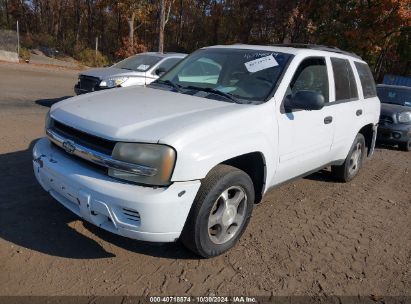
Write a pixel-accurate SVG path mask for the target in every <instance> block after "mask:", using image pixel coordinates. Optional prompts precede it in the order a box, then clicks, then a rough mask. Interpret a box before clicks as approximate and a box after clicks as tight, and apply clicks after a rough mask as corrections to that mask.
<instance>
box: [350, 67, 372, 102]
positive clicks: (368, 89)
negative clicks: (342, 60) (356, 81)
mask: <svg viewBox="0 0 411 304" xmlns="http://www.w3.org/2000/svg"><path fill="white" fill-rule="evenodd" d="M355 67H356V68H357V71H358V76H360V81H361V86H362V91H363V93H364V98H370V97H375V96H376V95H377V92H376V90H375V81H374V78H373V76H372V73H371V71H370V68H369V67H368V65H367V64H365V63H361V62H355Z"/></svg>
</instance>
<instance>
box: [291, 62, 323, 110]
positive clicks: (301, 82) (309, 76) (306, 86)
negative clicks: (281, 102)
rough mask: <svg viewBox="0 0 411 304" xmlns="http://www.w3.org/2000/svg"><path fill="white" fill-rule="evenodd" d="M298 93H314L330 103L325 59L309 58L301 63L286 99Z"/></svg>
mask: <svg viewBox="0 0 411 304" xmlns="http://www.w3.org/2000/svg"><path fill="white" fill-rule="evenodd" d="M298 91H314V92H317V93H320V94H321V95H323V96H324V101H325V102H326V103H327V102H329V92H328V91H329V89H328V74H327V65H326V63H325V59H324V58H323V57H313V58H307V59H305V60H304V61H303V62H301V64H300V66H299V67H298V69H297V71H296V72H295V74H294V77H293V79H292V80H291V83H290V85H289V86H288V89H287V93H286V98H291V97H293V96H294V95H295V94H296V93H297V92H298Z"/></svg>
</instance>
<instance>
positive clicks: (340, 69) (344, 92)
mask: <svg viewBox="0 0 411 304" xmlns="http://www.w3.org/2000/svg"><path fill="white" fill-rule="evenodd" d="M331 64H332V67H333V73H334V84H335V101H343V100H344V101H349V100H356V99H358V91H357V84H356V83H355V78H354V73H353V71H352V69H351V65H350V62H349V61H348V60H347V59H341V58H331Z"/></svg>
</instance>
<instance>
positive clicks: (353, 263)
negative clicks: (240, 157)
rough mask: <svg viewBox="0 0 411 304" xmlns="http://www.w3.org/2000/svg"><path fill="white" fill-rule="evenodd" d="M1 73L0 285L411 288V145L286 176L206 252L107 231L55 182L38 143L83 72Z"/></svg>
mask: <svg viewBox="0 0 411 304" xmlns="http://www.w3.org/2000/svg"><path fill="white" fill-rule="evenodd" d="M0 73H1V74H2V75H3V77H2V80H1V82H0V172H1V173H2V175H1V179H0V181H1V182H0V190H1V191H0V193H1V194H0V265H1V272H0V295H108V294H111V295H186V294H190V295H206V294H216V295H230V294H231V295H233V294H234V295H238V294H241V295H254V296H255V295H268V296H269V295H319V296H321V295H364V296H369V295H371V294H373V295H382V296H387V295H392V296H396V295H409V296H411V187H410V186H411V178H410V174H411V173H410V171H411V153H406V152H401V151H397V150H396V149H395V148H390V149H388V148H378V149H377V150H376V153H375V156H374V157H373V158H372V159H371V160H368V161H367V162H366V163H365V166H364V168H363V169H362V172H361V174H360V175H359V176H358V178H357V179H355V180H354V181H353V182H351V183H349V184H341V183H336V182H334V181H333V180H332V179H331V177H330V176H329V173H328V171H326V170H324V171H322V172H319V173H316V174H314V175H311V176H308V177H306V178H304V179H299V180H297V181H295V182H291V183H289V184H286V185H284V186H281V187H279V188H277V189H275V190H273V191H271V192H270V193H269V194H268V195H266V196H265V198H264V200H263V202H262V203H261V204H260V205H258V206H256V208H255V210H254V213H253V218H252V221H251V223H250V225H249V227H248V229H247V231H246V233H245V234H244V236H243V238H242V239H241V241H240V242H239V244H238V245H237V246H236V247H235V248H234V249H233V250H231V251H230V252H228V253H227V254H225V255H223V256H220V257H217V258H214V259H210V260H204V259H198V258H197V257H196V256H193V255H192V254H191V253H190V252H188V251H187V250H185V249H184V248H183V247H182V246H181V245H180V244H179V243H175V244H160V245H156V244H148V243H142V242H137V241H134V240H130V239H126V238H122V237H119V236H115V235H112V234H110V233H107V232H105V231H102V230H100V229H98V228H96V227H94V226H92V225H89V224H87V223H85V222H83V221H81V220H79V218H77V217H76V216H74V215H73V214H72V213H70V212H69V211H67V210H66V209H65V208H64V207H62V206H60V205H59V204H58V203H57V202H56V201H55V200H54V199H52V198H51V197H50V196H49V195H48V194H47V193H45V192H44V191H43V190H42V189H41V188H40V186H39V185H38V184H37V182H36V181H35V179H34V176H33V173H32V165H31V152H30V151H31V147H32V145H33V143H34V142H35V140H36V139H38V138H39V137H41V136H42V135H43V124H44V116H45V113H46V112H47V110H48V107H49V106H50V105H51V104H52V103H53V102H56V101H58V100H60V99H62V98H66V97H67V96H71V95H73V89H72V88H73V85H74V83H75V82H76V77H77V73H78V71H72V70H68V69H52V68H45V67H33V66H30V65H18V64H6V63H0ZM4 75H6V76H4Z"/></svg>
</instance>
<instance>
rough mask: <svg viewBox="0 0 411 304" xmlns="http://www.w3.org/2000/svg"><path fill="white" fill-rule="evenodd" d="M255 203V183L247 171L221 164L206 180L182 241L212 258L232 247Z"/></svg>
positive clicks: (188, 246) (194, 204) (193, 249)
mask: <svg viewBox="0 0 411 304" xmlns="http://www.w3.org/2000/svg"><path fill="white" fill-rule="evenodd" d="M253 206H254V186H253V182H252V180H251V178H250V177H249V176H248V175H247V174H246V173H245V172H243V171H241V170H239V169H237V168H234V167H231V166H227V165H218V166H216V167H215V168H214V169H212V170H211V171H210V173H209V174H208V175H207V176H206V177H205V178H204V180H203V181H202V184H201V187H200V190H199V191H198V193H197V196H196V198H195V200H194V203H193V206H192V207H191V210H190V214H189V216H188V218H187V222H186V224H185V226H184V229H183V232H182V235H181V241H182V242H183V244H184V245H185V246H186V247H187V248H188V249H190V250H191V251H193V252H195V253H196V254H198V255H200V256H203V257H206V258H209V257H213V256H217V255H220V254H222V253H223V252H225V251H227V250H229V249H230V248H232V247H233V246H234V245H235V244H236V242H237V241H238V239H239V238H240V237H241V235H242V234H243V232H244V230H245V229H246V227H247V225H248V222H249V220H250V216H251V213H252V210H253Z"/></svg>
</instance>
